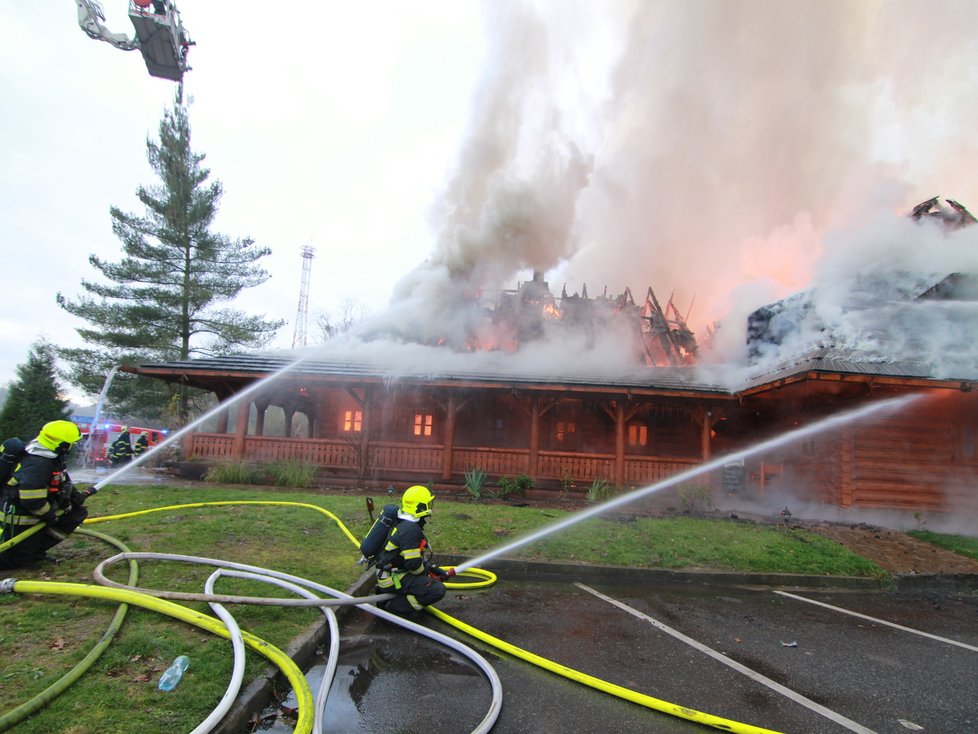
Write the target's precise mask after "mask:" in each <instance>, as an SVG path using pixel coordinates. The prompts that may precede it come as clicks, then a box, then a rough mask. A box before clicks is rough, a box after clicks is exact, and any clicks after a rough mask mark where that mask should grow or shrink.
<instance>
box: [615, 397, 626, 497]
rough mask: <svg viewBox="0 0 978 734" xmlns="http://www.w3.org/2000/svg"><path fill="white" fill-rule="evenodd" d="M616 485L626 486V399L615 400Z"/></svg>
mask: <svg viewBox="0 0 978 734" xmlns="http://www.w3.org/2000/svg"><path fill="white" fill-rule="evenodd" d="M612 481H613V482H614V484H615V486H616V487H624V486H625V401H624V400H622V399H619V400H616V401H615V476H614V477H612Z"/></svg>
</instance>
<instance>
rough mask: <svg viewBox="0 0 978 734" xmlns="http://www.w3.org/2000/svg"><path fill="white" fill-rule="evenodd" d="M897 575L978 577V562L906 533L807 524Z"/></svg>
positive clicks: (870, 527)
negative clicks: (962, 575) (964, 575)
mask: <svg viewBox="0 0 978 734" xmlns="http://www.w3.org/2000/svg"><path fill="white" fill-rule="evenodd" d="M802 527H804V529H805V530H810V531H812V532H815V533H818V534H819V535H824V536H825V537H827V538H829V539H831V540H834V541H835V542H836V543H840V544H842V545H844V546H845V547H846V548H848V549H849V550H851V551H852V552H853V553H857V554H858V555H860V556H862V557H863V558H868V559H869V560H871V561H873V562H874V563H876V564H877V565H878V566H880V567H882V568H884V569H886V570H887V571H889V572H890V573H895V574H978V561H975V560H972V559H970V558H966V557H965V556H960V555H958V554H957V553H952V552H951V551H948V550H944V549H943V548H938V547H937V546H935V545H932V544H930V543H927V542H925V541H923V540H918V539H917V538H913V537H911V536H909V535H906V534H905V533H901V532H899V531H896V530H887V529H886V528H879V527H874V526H872V525H862V524H861V525H841V524H836V523H819V524H813V525H809V524H805V525H804V526H802Z"/></svg>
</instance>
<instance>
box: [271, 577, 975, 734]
mask: <svg viewBox="0 0 978 734" xmlns="http://www.w3.org/2000/svg"><path fill="white" fill-rule="evenodd" d="M785 591H788V592H790V593H791V594H795V595H797V597H800V598H796V597H795V596H788V595H785V594H781V593H776V590H775V588H774V587H770V586H754V587H749V586H734V585H730V586H728V585H723V586H718V585H716V584H696V583H681V584H668V583H648V584H629V585H616V584H613V583H601V578H600V576H599V577H591V578H589V579H586V580H585V581H584V582H583V584H579V583H575V582H574V581H571V580H567V581H536V580H526V579H521V580H512V579H507V578H505V577H501V578H500V580H499V583H497V584H496V585H495V586H494V587H491V588H489V589H485V590H479V591H461V592H455V591H452V592H449V594H448V596H446V598H445V599H444V600H443V601H442V602H441V603H440V604H439V608H440V609H441V610H443V611H444V612H446V613H448V614H450V615H452V616H454V617H457V618H459V619H460V620H462V621H464V622H466V623H468V624H471V625H473V626H474V627H477V628H479V629H481V630H484V631H486V632H488V633H490V634H492V635H494V636H497V637H500V638H502V639H504V640H506V641H507V642H509V643H511V644H514V645H517V646H519V647H522V648H524V649H526V650H529V651H531V652H534V653H537V654H539V655H542V656H545V657H548V658H550V659H552V660H554V661H556V662H558V663H561V664H563V665H566V666H569V667H571V668H574V669H576V670H579V671H582V672H585V673H588V674H590V675H593V676H596V677H598V678H602V679H604V680H607V681H609V682H612V683H616V684H618V685H621V686H625V687H627V688H630V689H634V690H636V691H638V692H640V693H644V694H647V695H649V696H653V697H655V698H658V699H662V700H663V701H664V702H667V703H672V704H678V705H681V706H685V707H689V708H691V709H695V710H696V711H700V712H705V713H708V714H711V715H713V716H719V717H723V718H726V719H732V720H734V721H736V722H740V723H744V724H750V725H753V726H756V727H761V728H765V729H773V730H777V731H784V732H826V733H829V734H831V733H832V732H845V731H859V732H880V733H882V732H906V731H926V732H974V731H978V676H975V675H974V671H975V670H976V665H978V595H976V594H974V593H973V592H972V593H965V594H961V595H948V594H945V593H937V592H933V591H926V590H921V591H917V592H913V593H896V592H888V591H866V590H864V589H858V590H852V589H839V590H833V589H826V588H807V589H806V588H795V589H785ZM805 600H812V601H817V602H822V603H823V604H828V605H832V606H835V607H839V608H844V609H847V610H851V611H852V612H855V613H857V614H860V615H864V616H853V615H852V614H845V613H843V612H842V611H838V610H836V609H830V608H827V607H826V606H820V605H816V604H814V603H809V602H808V601H805ZM612 602H614V604H613V603H612ZM615 604H619V605H622V606H616V605H615ZM642 615H644V616H642ZM867 617H870V618H878V619H880V620H885V621H888V622H890V623H892V624H893V625H900V626H902V627H906V628H913V629H914V630H919V631H922V632H925V633H927V634H929V635H931V636H923V635H920V634H914V633H913V632H911V631H909V630H907V629H900V628H899V627H897V626H888V625H886V624H883V623H881V622H878V621H873V620H872V619H867ZM417 621H419V622H420V623H422V624H424V625H426V626H429V627H432V628H433V629H436V630H438V631H440V632H443V633H445V634H448V635H450V636H452V637H455V638H456V639H460V640H462V641H464V642H466V643H467V644H470V645H471V646H472V647H474V648H475V649H476V650H478V651H479V652H481V653H482V654H483V655H484V656H485V657H486V658H487V659H488V660H489V661H490V663H492V665H493V667H494V668H495V669H496V671H497V673H498V675H499V676H500V678H501V680H502V686H503V706H502V713H501V715H500V717H499V719H498V721H497V723H496V726H495V728H494V729H493V732H495V733H496V734H510V733H513V734H515V733H516V732H520V733H522V732H529V731H532V732H592V731H601V732H609V733H615V732H622V733H625V732H629V733H632V732H665V733H667V734H668V733H671V732H694V731H707V730H709V729H708V728H707V727H704V726H703V725H702V724H699V723H694V722H691V721H687V720H685V719H682V718H677V717H674V716H670V715H667V714H664V713H661V712H659V711H655V710H650V709H647V708H645V707H642V706H639V705H637V704H634V703H630V702H627V701H623V700H621V699H618V698H615V697H612V696H610V695H608V694H606V693H602V692H599V691H596V690H593V689H591V688H588V687H585V686H582V685H581V684H579V683H576V682H573V681H569V680H566V679H564V678H561V677H559V676H557V675H555V674H553V673H550V672H547V671H544V670H541V669H539V668H536V667H534V666H532V665H530V664H528V663H526V662H523V661H522V660H518V659H516V658H513V657H512V656H510V655H508V654H506V653H501V652H498V651H496V650H495V649H494V648H491V647H488V646H487V645H485V644H484V643H482V642H479V641H477V640H474V639H472V638H469V637H467V636H466V635H463V634H462V633H460V632H458V631H457V630H455V629H454V628H453V627H450V626H448V625H446V624H444V623H442V622H441V621H439V620H437V619H435V618H434V617H432V616H431V615H427V614H422V615H419V618H418V619H417ZM342 636H343V639H342V642H341V660H340V668H339V672H338V674H337V677H336V680H335V682H334V685H333V691H332V693H331V696H330V703H329V704H328V705H327V710H326V722H327V727H326V731H327V732H400V733H402V734H406V733H408V732H419V733H420V732H425V733H429V734H440V733H441V732H445V733H448V732H452V733H455V732H469V731H472V729H473V728H474V727H475V726H476V725H477V724H478V723H479V722H480V721H481V720H482V718H483V716H484V715H485V711H486V709H487V707H488V705H489V701H490V688H489V684H488V682H487V681H486V679H485V678H484V676H483V675H482V674H481V672H479V671H478V670H477V669H475V668H474V667H473V666H472V664H471V663H470V662H469V661H468V660H466V659H465V658H463V657H461V656H459V655H458V654H457V653H455V652H454V651H450V650H447V649H445V648H443V647H441V646H440V645H438V644H437V643H434V642H432V641H430V640H427V639H424V638H419V637H416V636H415V635H412V634H410V633H408V632H406V631H403V630H401V629H400V628H397V627H395V626H394V625H392V624H390V623H388V622H385V621H382V620H378V619H375V618H374V617H373V616H372V615H369V614H368V613H366V612H363V611H359V610H358V611H355V612H353V613H351V614H350V615H349V616H348V618H347V619H346V621H345V623H344V625H343V631H342ZM937 638H946V640H942V639H937ZM953 643H957V644H953ZM315 671H316V668H313V671H312V675H311V678H313V677H314V676H315ZM320 674H321V673H320ZM317 686H318V681H314V684H313V690H314V691H315V690H316V687H317ZM918 727H919V728H918ZM289 730H290V729H288V728H284V727H283V728H282V729H280V730H279V729H274V728H273V729H271V731H289Z"/></svg>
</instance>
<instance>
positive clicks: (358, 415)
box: [343, 410, 363, 433]
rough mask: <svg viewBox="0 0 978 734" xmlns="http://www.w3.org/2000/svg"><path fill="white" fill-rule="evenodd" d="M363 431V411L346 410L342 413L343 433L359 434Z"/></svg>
mask: <svg viewBox="0 0 978 734" xmlns="http://www.w3.org/2000/svg"><path fill="white" fill-rule="evenodd" d="M362 430H363V411H362V410H347V411H345V412H344V413H343V432H344V433H359V432H360V431H362Z"/></svg>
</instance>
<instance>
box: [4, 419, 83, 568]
mask: <svg viewBox="0 0 978 734" xmlns="http://www.w3.org/2000/svg"><path fill="white" fill-rule="evenodd" d="M80 438H81V433H79V431H78V426H76V425H75V424H74V423H71V422H70V421H51V422H50V423H46V424H44V427H43V428H42V429H41V433H40V434H39V435H38V437H37V438H35V439H34V440H33V441H31V442H30V443H29V444H27V446H24V444H23V442H22V441H20V440H19V439H7V440H6V441H4V442H3V462H0V463H4V464H10V465H11V469H12V474H11V475H10V477H9V481H6V482H4V484H5V485H6V486H4V489H3V534H2V536H0V541H2V542H6V541H8V540H10V539H11V538H13V537H15V536H17V535H20V534H21V533H23V532H26V531H27V530H29V529H30V528H32V527H34V526H36V525H37V524H38V523H44V524H45V525H46V526H47V527H45V528H44V530H41V531H38V532H36V533H34V534H33V535H32V536H30V537H29V538H27V539H26V540H24V541H22V542H20V543H18V544H17V545H14V546H12V547H10V548H8V549H7V550H5V551H4V552H3V553H0V569H11V568H20V567H21V566H24V565H25V564H28V563H33V562H35V561H40V560H43V559H44V557H45V554H46V553H47V551H48V549H50V548H53V547H54V546H55V545H57V544H58V543H60V542H61V541H62V540H64V539H65V538H66V537H67V536H68V535H69V534H70V533H72V532H73V531H74V530H75V528H77V527H78V526H79V525H81V524H82V522H84V520H85V518H86V517H88V510H86V509H85V507H84V503H85V500H86V499H87V498H88V497H89V496H90V495H92V494H95V488H94V487H92V488H90V489H88V490H86V491H84V492H81V491H79V490H77V489H75V486H74V485H73V484H72V482H71V479H70V478H69V477H68V473H67V472H66V471H65V460H66V458H67V456H68V452H69V451H71V447H72V446H73V445H74V444H75V443H76V442H77V441H78V440H79V439H80ZM15 462H16V463H15Z"/></svg>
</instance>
